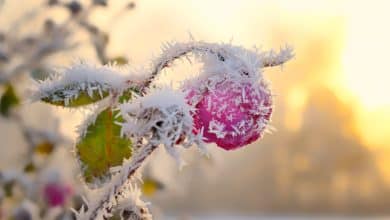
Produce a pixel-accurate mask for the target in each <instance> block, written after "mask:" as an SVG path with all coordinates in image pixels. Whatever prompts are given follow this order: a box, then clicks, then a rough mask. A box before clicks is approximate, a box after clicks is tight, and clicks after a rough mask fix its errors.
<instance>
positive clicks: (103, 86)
mask: <svg viewBox="0 0 390 220" xmlns="http://www.w3.org/2000/svg"><path fill="white" fill-rule="evenodd" d="M125 81H126V80H125V78H124V77H123V76H122V75H121V74H120V71H119V70H117V69H114V68H113V67H111V66H107V65H106V66H101V67H96V66H94V65H91V64H88V63H78V64H75V65H73V66H71V67H69V68H66V69H64V70H63V71H58V72H56V73H54V74H53V75H51V77H50V78H48V79H46V80H44V81H39V82H38V84H37V88H36V89H35V91H33V96H32V99H33V100H34V101H36V100H39V99H41V98H44V97H47V96H50V95H52V94H53V93H54V92H55V91H58V90H65V91H64V92H65V95H66V97H69V98H71V97H77V95H78V94H77V93H78V92H79V91H81V90H86V91H87V93H88V94H89V95H90V96H91V94H92V93H93V91H95V90H98V91H99V92H101V90H104V91H105V90H108V89H112V88H122V87H123V86H124V84H125ZM66 90H68V91H66Z"/></svg>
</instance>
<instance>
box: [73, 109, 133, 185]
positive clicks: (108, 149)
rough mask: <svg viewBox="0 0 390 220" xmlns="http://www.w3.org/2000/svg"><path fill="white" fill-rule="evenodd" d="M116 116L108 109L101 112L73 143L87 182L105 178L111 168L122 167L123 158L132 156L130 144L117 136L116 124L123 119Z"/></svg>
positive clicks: (118, 130)
mask: <svg viewBox="0 0 390 220" xmlns="http://www.w3.org/2000/svg"><path fill="white" fill-rule="evenodd" d="M117 113H118V111H113V110H112V109H111V108H107V109H105V110H104V111H102V112H101V113H100V114H99V115H98V116H97V118H96V120H95V122H94V123H92V124H90V125H89V126H88V128H87V130H86V134H85V136H84V137H83V138H82V139H81V140H80V141H79V142H78V143H77V144H76V149H77V154H78V156H79V159H80V161H81V164H82V172H83V176H84V179H85V181H86V182H87V183H93V182H95V181H96V180H98V182H99V181H102V180H105V179H107V177H109V175H108V174H109V173H108V171H109V169H110V168H111V167H113V166H119V165H121V164H122V162H123V159H124V158H129V157H130V156H131V146H132V145H131V141H130V140H129V139H127V138H122V137H121V136H120V131H121V127H120V126H119V125H118V124H116V123H117V122H123V119H122V118H121V117H115V116H116V114H117Z"/></svg>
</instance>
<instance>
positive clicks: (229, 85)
mask: <svg viewBox="0 0 390 220" xmlns="http://www.w3.org/2000/svg"><path fill="white" fill-rule="evenodd" d="M205 88H207V89H205V90H204V91H200V90H199V89H195V88H191V89H189V90H187V92H188V93H187V94H188V95H187V99H188V100H189V103H190V104H191V105H193V106H194V107H195V110H196V111H195V113H194V115H193V119H194V133H200V132H203V137H204V138H205V142H207V143H211V142H213V143H216V144H217V145H218V146H219V147H221V148H223V149H225V150H233V149H237V148H240V147H243V146H245V145H247V144H250V143H252V142H254V141H255V140H257V139H258V138H261V137H262V134H263V132H264V130H265V129H266V126H267V124H268V122H269V120H270V117H271V113H272V96H271V93H270V91H269V90H268V88H267V85H266V84H264V83H252V82H234V81H229V80H224V81H222V82H218V83H217V84H215V86H211V88H210V86H206V87H205Z"/></svg>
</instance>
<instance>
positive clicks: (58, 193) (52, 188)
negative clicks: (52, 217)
mask: <svg viewBox="0 0 390 220" xmlns="http://www.w3.org/2000/svg"><path fill="white" fill-rule="evenodd" d="M71 194H72V189H71V187H70V186H69V185H63V184H61V183H58V182H50V183H47V184H46V185H45V186H44V188H43V196H44V199H45V201H46V202H47V204H48V205H49V206H50V207H54V206H61V205H64V204H65V202H66V200H67V199H68V198H69V197H70V195H71Z"/></svg>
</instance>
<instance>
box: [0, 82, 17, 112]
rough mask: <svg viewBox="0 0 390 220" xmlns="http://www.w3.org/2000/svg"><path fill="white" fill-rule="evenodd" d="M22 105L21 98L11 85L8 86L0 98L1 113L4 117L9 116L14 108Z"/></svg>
mask: <svg viewBox="0 0 390 220" xmlns="http://www.w3.org/2000/svg"><path fill="white" fill-rule="evenodd" d="M19 103H20V99H19V97H18V96H17V95H16V93H15V90H14V88H13V86H12V85H11V84H8V85H7V86H6V89H5V92H4V94H3V95H2V96H1V98H0V113H1V114H2V115H3V116H8V115H9V113H10V110H11V108H12V107H15V106H17V105H18V104H19Z"/></svg>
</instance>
